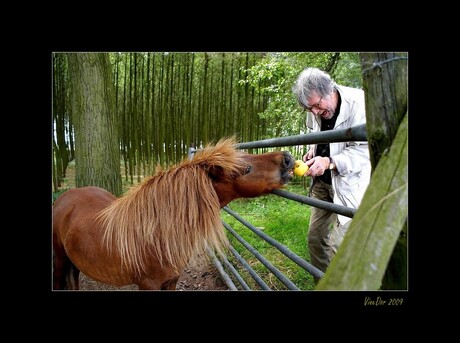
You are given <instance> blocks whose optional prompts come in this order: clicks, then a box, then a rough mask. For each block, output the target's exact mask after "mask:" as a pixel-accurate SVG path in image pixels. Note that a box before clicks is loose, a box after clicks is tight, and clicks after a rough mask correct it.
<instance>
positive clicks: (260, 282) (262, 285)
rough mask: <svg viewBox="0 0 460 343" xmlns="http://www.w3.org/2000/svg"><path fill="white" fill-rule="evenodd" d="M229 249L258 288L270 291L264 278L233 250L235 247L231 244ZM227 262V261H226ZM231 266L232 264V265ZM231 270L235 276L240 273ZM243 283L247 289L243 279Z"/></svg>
mask: <svg viewBox="0 0 460 343" xmlns="http://www.w3.org/2000/svg"><path fill="white" fill-rule="evenodd" d="M222 223H223V224H224V226H225V227H226V228H227V229H228V228H230V229H231V226H230V225H228V224H227V223H225V222H222ZM230 251H231V252H232V254H233V256H235V258H236V259H237V260H238V261H239V262H240V263H241V265H242V266H243V268H244V269H246V270H247V271H248V273H249V275H251V276H252V278H253V279H254V281H255V282H256V283H257V284H258V285H259V286H260V288H262V289H263V290H266V291H271V288H270V287H268V285H267V284H266V283H265V281H264V280H262V278H261V277H260V276H259V275H258V274H257V272H256V271H255V270H254V269H252V267H251V266H250V265H249V264H248V262H246V260H245V259H244V258H243V257H242V256H241V255H240V254H239V253H238V251H236V250H235V248H233V247H232V246H230ZM227 262H228V261H227ZM232 267H233V266H232ZM231 271H232V273H234V274H233V275H235V277H236V276H237V275H238V276H240V274H238V272H237V270H236V269H235V268H234V267H233V268H231ZM243 283H244V284H245V285H246V286H247V287H248V289H249V286H248V285H247V284H246V282H244V280H243ZM243 283H242V284H241V286H243V288H244V285H243Z"/></svg>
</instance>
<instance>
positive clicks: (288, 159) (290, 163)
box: [284, 151, 294, 169]
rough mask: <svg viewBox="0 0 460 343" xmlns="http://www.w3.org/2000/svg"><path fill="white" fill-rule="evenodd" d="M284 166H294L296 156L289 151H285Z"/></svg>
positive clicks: (288, 167)
mask: <svg viewBox="0 0 460 343" xmlns="http://www.w3.org/2000/svg"><path fill="white" fill-rule="evenodd" d="M284 167H285V168H287V169H290V168H292V167H294V157H292V155H291V154H290V153H289V152H288V151H285V152H284Z"/></svg>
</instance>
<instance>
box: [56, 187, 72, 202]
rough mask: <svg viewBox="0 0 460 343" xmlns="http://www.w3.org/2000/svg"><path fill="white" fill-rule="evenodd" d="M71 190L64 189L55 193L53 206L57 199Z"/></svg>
mask: <svg viewBox="0 0 460 343" xmlns="http://www.w3.org/2000/svg"><path fill="white" fill-rule="evenodd" d="M69 189H70V188H62V189H60V190H59V191H57V192H53V204H54V202H55V201H56V199H57V198H58V197H59V196H60V195H61V194H62V193H64V192H65V191H67V190H69Z"/></svg>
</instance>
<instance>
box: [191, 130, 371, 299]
mask: <svg viewBox="0 0 460 343" xmlns="http://www.w3.org/2000/svg"><path fill="white" fill-rule="evenodd" d="M367 140H368V138H367V130H366V124H361V125H356V126H352V127H350V128H347V129H342V130H331V131H321V132H311V133H308V134H303V135H294V136H289V137H278V138H271V139H264V140H259V141H252V142H244V143H239V144H237V147H238V148H239V149H250V148H255V149H257V148H271V147H285V146H295V145H306V144H318V143H333V142H349V141H367ZM198 150H200V149H196V148H194V147H190V148H189V152H188V156H189V158H190V159H192V158H193V156H194V154H195V152H196V151H198ZM272 194H275V195H277V196H280V197H284V198H286V199H290V200H294V201H297V202H300V203H303V204H307V205H311V206H314V207H317V208H321V209H324V210H328V211H331V212H335V213H337V214H341V215H343V216H346V217H350V218H352V217H353V216H354V214H355V213H356V209H353V208H348V207H345V206H340V205H336V204H333V203H329V202H327V201H321V200H317V199H312V198H311V197H308V196H303V195H300V194H295V193H291V192H288V191H286V190H283V189H277V190H274V191H272ZM223 209H224V210H225V211H227V212H228V213H229V214H230V215H232V216H233V217H235V218H236V219H237V220H239V221H240V222H241V223H242V224H243V225H245V226H246V227H248V228H249V229H250V230H251V231H253V232H254V233H256V234H257V235H259V237H261V238H263V239H264V240H265V241H267V242H268V243H270V244H271V245H273V246H275V247H276V248H277V249H278V250H279V251H280V252H282V253H283V254H284V255H285V256H287V257H288V258H290V259H291V260H292V261H294V262H295V263H297V264H298V265H299V266H300V267H302V268H304V269H305V270H306V271H308V272H309V273H310V274H311V275H313V276H315V277H318V278H321V277H322V276H323V275H324V273H323V272H322V271H320V270H319V269H317V268H316V267H314V266H313V265H311V264H310V263H308V262H307V261H305V260H304V259H302V258H301V257H300V256H298V255H296V254H295V253H293V252H292V251H290V250H289V249H288V248H287V247H286V246H284V245H282V244H280V243H278V242H277V241H276V240H274V239H273V238H271V237H270V236H268V235H267V234H265V233H264V232H262V231H261V230H259V229H257V228H256V227H255V226H254V225H252V224H250V223H249V222H247V221H246V220H244V219H243V218H242V217H240V216H239V215H238V214H237V213H236V212H233V211H232V210H231V209H229V208H228V207H227V206H225V207H224V208H223ZM222 222H223V221H222ZM223 224H224V226H225V228H227V230H228V231H229V232H230V233H231V234H232V235H233V236H235V238H236V239H237V240H238V241H239V242H240V243H241V244H243V246H244V247H245V248H246V249H247V250H248V251H249V252H251V253H252V254H253V255H254V256H255V257H256V258H257V259H258V260H259V261H260V262H261V263H262V264H263V265H264V266H265V267H266V268H267V269H269V270H270V271H271V272H272V273H273V274H274V275H275V276H276V277H277V278H278V279H279V280H280V281H281V282H282V283H283V284H284V285H285V286H286V287H288V288H289V289H294V290H299V288H298V287H297V286H296V285H295V284H294V283H292V281H291V280H289V279H288V278H286V277H285V275H284V274H282V273H281V272H280V271H279V270H278V269H277V268H276V267H274V266H273V265H272V264H271V263H270V262H268V261H267V260H266V259H265V258H264V257H263V256H262V255H261V254H260V253H259V252H258V251H257V250H255V249H254V248H253V247H252V246H251V245H250V244H249V243H247V242H246V241H245V240H244V239H243V238H242V237H241V236H239V235H238V234H237V233H236V232H235V231H234V230H233V229H232V228H231V226H230V225H228V224H227V223H225V222H223ZM230 249H231V251H232V253H233V255H234V256H235V257H236V259H237V260H238V261H239V262H240V263H241V264H242V265H243V267H244V268H246V270H247V271H248V272H249V274H250V275H251V276H252V277H253V278H254V280H255V281H256V282H257V283H258V284H259V286H260V287H261V288H262V289H265V290H271V289H270V288H269V287H268V285H267V284H266V283H265V282H264V281H263V280H262V279H261V278H260V276H259V275H258V274H257V273H256V272H255V271H254V270H253V269H252V268H251V267H250V266H249V264H248V263H247V262H246V261H245V260H244V259H243V258H242V257H241V255H239V254H238V252H237V251H236V250H235V249H234V248H233V247H232V246H230ZM213 259H214V260H215V261H214V264H215V265H216V267H217V269H218V270H219V273H221V276H222V278H223V279H224V281H225V282H226V283H227V282H228V283H227V286H229V288H230V289H231V290H235V289H236V286H235V285H234V283H233V281H232V280H231V279H230V277H229V276H228V274H227V273H226V272H225V270H224V268H223V267H222V264H221V263H220V261H219V260H218V259H217V258H216V256H215V255H214V256H213ZM223 262H224V265H225V266H226V267H227V268H228V269H229V270H230V271H231V272H232V274H233V275H234V276H235V277H236V279H237V280H238V282H240V284H241V286H242V287H243V288H244V289H249V286H248V285H247V284H246V282H245V281H244V280H243V279H242V277H241V276H240V275H239V273H238V271H236V269H235V268H234V267H233V265H232V264H231V263H230V262H229V261H228V260H227V259H226V258H225V257H224V258H223Z"/></svg>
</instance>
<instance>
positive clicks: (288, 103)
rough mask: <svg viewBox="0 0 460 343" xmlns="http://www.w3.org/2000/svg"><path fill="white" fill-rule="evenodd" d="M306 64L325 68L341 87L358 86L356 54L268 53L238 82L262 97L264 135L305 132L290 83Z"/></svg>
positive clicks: (359, 70)
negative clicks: (265, 127) (265, 132)
mask: <svg viewBox="0 0 460 343" xmlns="http://www.w3.org/2000/svg"><path fill="white" fill-rule="evenodd" d="M307 67H317V68H320V69H323V70H326V71H328V72H329V73H330V74H331V77H332V78H333V79H334V80H335V81H336V82H337V83H338V84H342V85H344V86H350V87H357V88H362V78H361V66H360V62H359V55H358V53H312V52H308V53H307V52H305V53H302V52H301V53H299V52H295V53H293V52H277V53H269V54H267V56H266V57H265V58H264V59H262V60H261V61H259V62H258V63H257V64H256V65H254V66H253V67H251V68H249V69H248V70H247V77H246V78H245V79H242V80H240V83H241V84H249V85H250V86H251V87H254V89H255V90H256V92H260V94H261V95H262V96H263V97H264V98H265V99H266V103H267V106H266V109H265V110H264V111H263V112H260V113H259V116H260V117H261V118H263V119H265V120H266V121H267V123H268V128H269V129H268V131H267V134H266V135H267V138H268V137H280V136H288V135H297V134H301V133H306V132H307V128H306V126H305V114H304V113H303V111H302V110H301V108H300V106H299V105H298V104H297V100H296V99H295V96H294V95H293V93H292V86H293V85H294V83H295V80H296V79H297V77H298V75H299V74H300V73H301V72H302V70H303V69H305V68H307Z"/></svg>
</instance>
